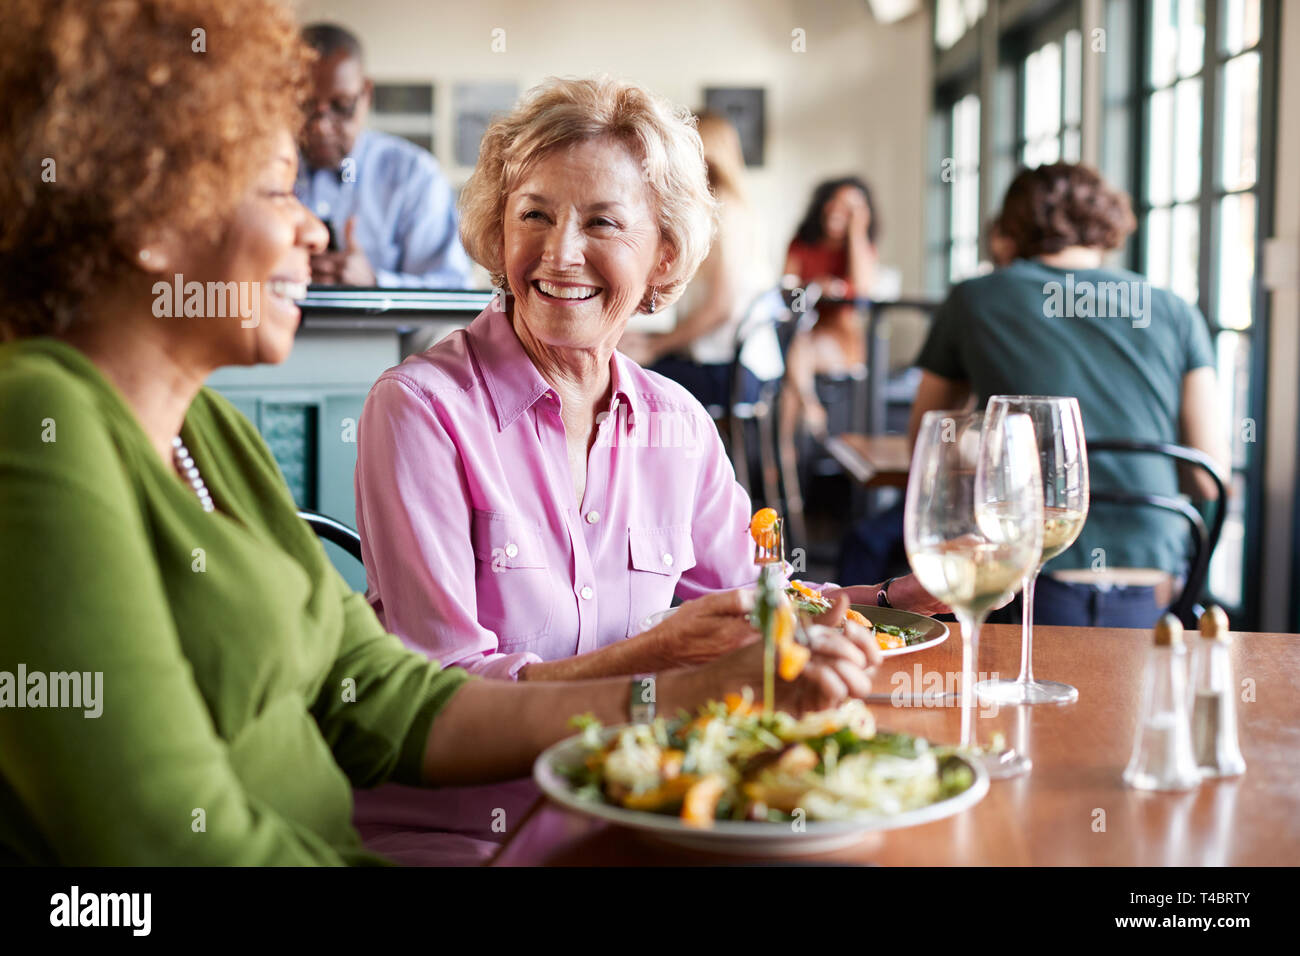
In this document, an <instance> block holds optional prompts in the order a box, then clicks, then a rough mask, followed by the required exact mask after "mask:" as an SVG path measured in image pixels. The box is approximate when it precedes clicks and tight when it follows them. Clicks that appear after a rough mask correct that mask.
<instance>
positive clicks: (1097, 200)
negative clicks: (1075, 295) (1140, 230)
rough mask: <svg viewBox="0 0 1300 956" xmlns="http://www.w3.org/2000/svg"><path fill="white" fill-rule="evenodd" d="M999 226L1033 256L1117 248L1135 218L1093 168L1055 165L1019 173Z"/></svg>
mask: <svg viewBox="0 0 1300 956" xmlns="http://www.w3.org/2000/svg"><path fill="white" fill-rule="evenodd" d="M996 226H997V230H998V232H1000V233H1001V234H1002V235H1003V236H1005V237H1006V238H1007V239H1009V240H1010V241H1011V242H1013V243H1014V244H1015V248H1016V251H1017V254H1018V255H1020V256H1023V257H1025V258H1029V257H1031V256H1037V255H1043V254H1050V253H1053V252H1060V251H1061V250H1062V249H1066V248H1068V247H1070V246H1089V247H1092V248H1094V249H1104V250H1109V249H1117V248H1119V247H1120V246H1122V245H1123V244H1124V240H1125V239H1127V238H1128V236H1129V234H1130V233H1131V232H1132V231H1133V230H1134V229H1135V228H1136V227H1137V220H1136V219H1135V218H1134V217H1133V208H1132V206H1131V204H1130V203H1129V198H1128V195H1127V194H1126V193H1124V192H1123V191H1121V190H1118V189H1115V188H1114V187H1112V186H1110V185H1109V184H1108V183H1107V182H1106V181H1105V180H1104V179H1102V177H1101V174H1099V173H1098V172H1097V171H1096V170H1095V169H1093V168H1092V167H1091V166H1085V165H1083V164H1081V163H1052V164H1051V165H1047V166H1039V167H1037V168H1035V169H1022V170H1021V171H1020V172H1019V173H1017V174H1016V178H1015V179H1013V180H1012V181H1011V185H1010V186H1009V187H1008V188H1007V195H1006V198H1005V199H1003V200H1002V212H1001V213H1000V214H999V216H998V218H997V223H996Z"/></svg>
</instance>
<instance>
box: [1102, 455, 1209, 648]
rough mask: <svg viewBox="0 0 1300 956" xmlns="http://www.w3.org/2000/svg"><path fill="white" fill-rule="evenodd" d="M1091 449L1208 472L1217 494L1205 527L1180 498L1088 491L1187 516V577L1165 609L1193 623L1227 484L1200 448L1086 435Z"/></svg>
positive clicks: (1115, 500) (1104, 500)
mask: <svg viewBox="0 0 1300 956" xmlns="http://www.w3.org/2000/svg"><path fill="white" fill-rule="evenodd" d="M1094 452H1116V453H1120V454H1129V455H1156V456H1159V457H1163V458H1168V459H1171V460H1172V461H1174V462H1175V463H1182V464H1185V465H1189V466H1191V467H1193V468H1196V469H1197V470H1199V471H1203V472H1205V473H1206V474H1207V475H1209V477H1210V480H1211V481H1212V482H1213V484H1214V487H1215V490H1216V492H1217V495H1218V498H1217V502H1216V506H1215V509H1214V516H1213V517H1212V518H1211V519H1210V524H1209V525H1208V527H1207V526H1206V524H1205V519H1204V518H1202V517H1201V513H1200V512H1199V511H1197V510H1196V508H1194V507H1193V506H1192V505H1191V504H1190V503H1189V502H1188V501H1186V500H1185V499H1183V498H1169V497H1167V496H1164V495H1153V494H1145V493H1142V492H1129V491H1111V490H1109V489H1102V490H1099V491H1096V490H1094V491H1092V492H1091V493H1090V498H1091V500H1092V501H1093V502H1098V503H1102V504H1117V505H1129V506H1135V507H1149V508H1158V509H1160V510H1162V511H1168V512H1172V513H1174V514H1178V515H1181V516H1182V517H1184V518H1186V519H1187V523H1188V524H1189V525H1191V529H1192V558H1191V562H1190V563H1189V564H1188V567H1187V578H1186V581H1185V582H1184V583H1183V589H1182V592H1181V593H1180V594H1179V595H1178V596H1177V597H1175V598H1174V600H1173V603H1171V604H1170V605H1169V613H1171V614H1173V615H1174V616H1175V617H1177V618H1178V619H1179V620H1180V621H1182V622H1183V624H1184V625H1185V626H1187V627H1195V626H1196V617H1197V614H1196V607H1197V602H1198V601H1199V600H1200V598H1201V594H1202V592H1203V591H1204V590H1205V582H1206V579H1207V578H1208V577H1209V573H1210V559H1211V558H1213V557H1214V549H1215V548H1217V547H1218V546H1219V536H1220V535H1221V534H1222V533H1223V522H1224V519H1226V518H1227V514H1228V499H1227V484H1226V483H1225V482H1224V479H1223V476H1222V475H1221V474H1219V467H1218V465H1216V464H1215V463H1214V460H1213V459H1211V458H1210V456H1209V455H1207V454H1205V453H1204V452H1203V451H1199V450H1198V449H1195V448H1187V447H1186V446H1183V445H1175V444H1171V443H1168V442H1147V441H1133V440H1131V439H1126V438H1100V439H1092V438H1090V439H1088V454H1089V455H1092V454H1093V453H1094Z"/></svg>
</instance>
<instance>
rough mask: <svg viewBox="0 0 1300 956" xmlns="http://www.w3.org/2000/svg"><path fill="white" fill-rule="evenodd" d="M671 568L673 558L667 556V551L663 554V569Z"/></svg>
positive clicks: (669, 555)
mask: <svg viewBox="0 0 1300 956" xmlns="http://www.w3.org/2000/svg"><path fill="white" fill-rule="evenodd" d="M672 566H673V556H672V555H671V554H669V553H668V552H667V551H665V552H664V567H665V568H671V567H672Z"/></svg>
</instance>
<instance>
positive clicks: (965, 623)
mask: <svg viewBox="0 0 1300 956" xmlns="http://www.w3.org/2000/svg"><path fill="white" fill-rule="evenodd" d="M958 620H959V621H960V622H961V748H962V749H963V750H970V749H971V748H973V747H974V746H975V725H974V717H975V709H974V706H973V704H974V701H975V662H976V660H977V659H978V657H979V644H980V620H979V618H973V617H968V616H966V615H961V616H959V617H958Z"/></svg>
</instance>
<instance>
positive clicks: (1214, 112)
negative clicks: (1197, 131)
mask: <svg viewBox="0 0 1300 956" xmlns="http://www.w3.org/2000/svg"><path fill="white" fill-rule="evenodd" d="M1204 43H1205V47H1204V55H1203V56H1202V57H1201V188H1200V193H1201V195H1200V199H1199V206H1200V209H1199V210H1198V213H1199V215H1198V219H1199V221H1200V233H1201V235H1200V250H1199V253H1198V255H1197V262H1196V271H1197V281H1196V287H1197V292H1198V297H1199V299H1200V305H1201V312H1202V313H1203V314H1204V315H1205V317H1206V319H1207V320H1208V321H1209V323H1210V328H1212V329H1213V328H1217V327H1218V326H1219V324H1220V323H1219V316H1218V302H1217V300H1216V299H1215V295H1216V294H1217V289H1218V285H1219V281H1218V278H1219V277H1218V269H1217V268H1216V265H1217V263H1216V262H1215V259H1214V250H1215V249H1217V248H1218V243H1217V241H1216V240H1217V234H1218V229H1219V215H1218V209H1217V208H1216V205H1217V204H1216V203H1215V200H1214V192H1215V189H1214V183H1215V177H1216V175H1217V174H1218V170H1219V167H1220V165H1221V160H1222V157H1221V156H1220V155H1219V153H1220V149H1219V130H1220V128H1221V127H1222V125H1223V122H1222V118H1221V117H1220V116H1219V101H1220V99H1221V98H1222V96H1221V90H1220V86H1221V79H1220V77H1221V71H1220V70H1219V68H1218V59H1219V58H1218V49H1219V4H1218V3H1217V2H1216V0H1207V2H1206V4H1205V37H1204Z"/></svg>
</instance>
